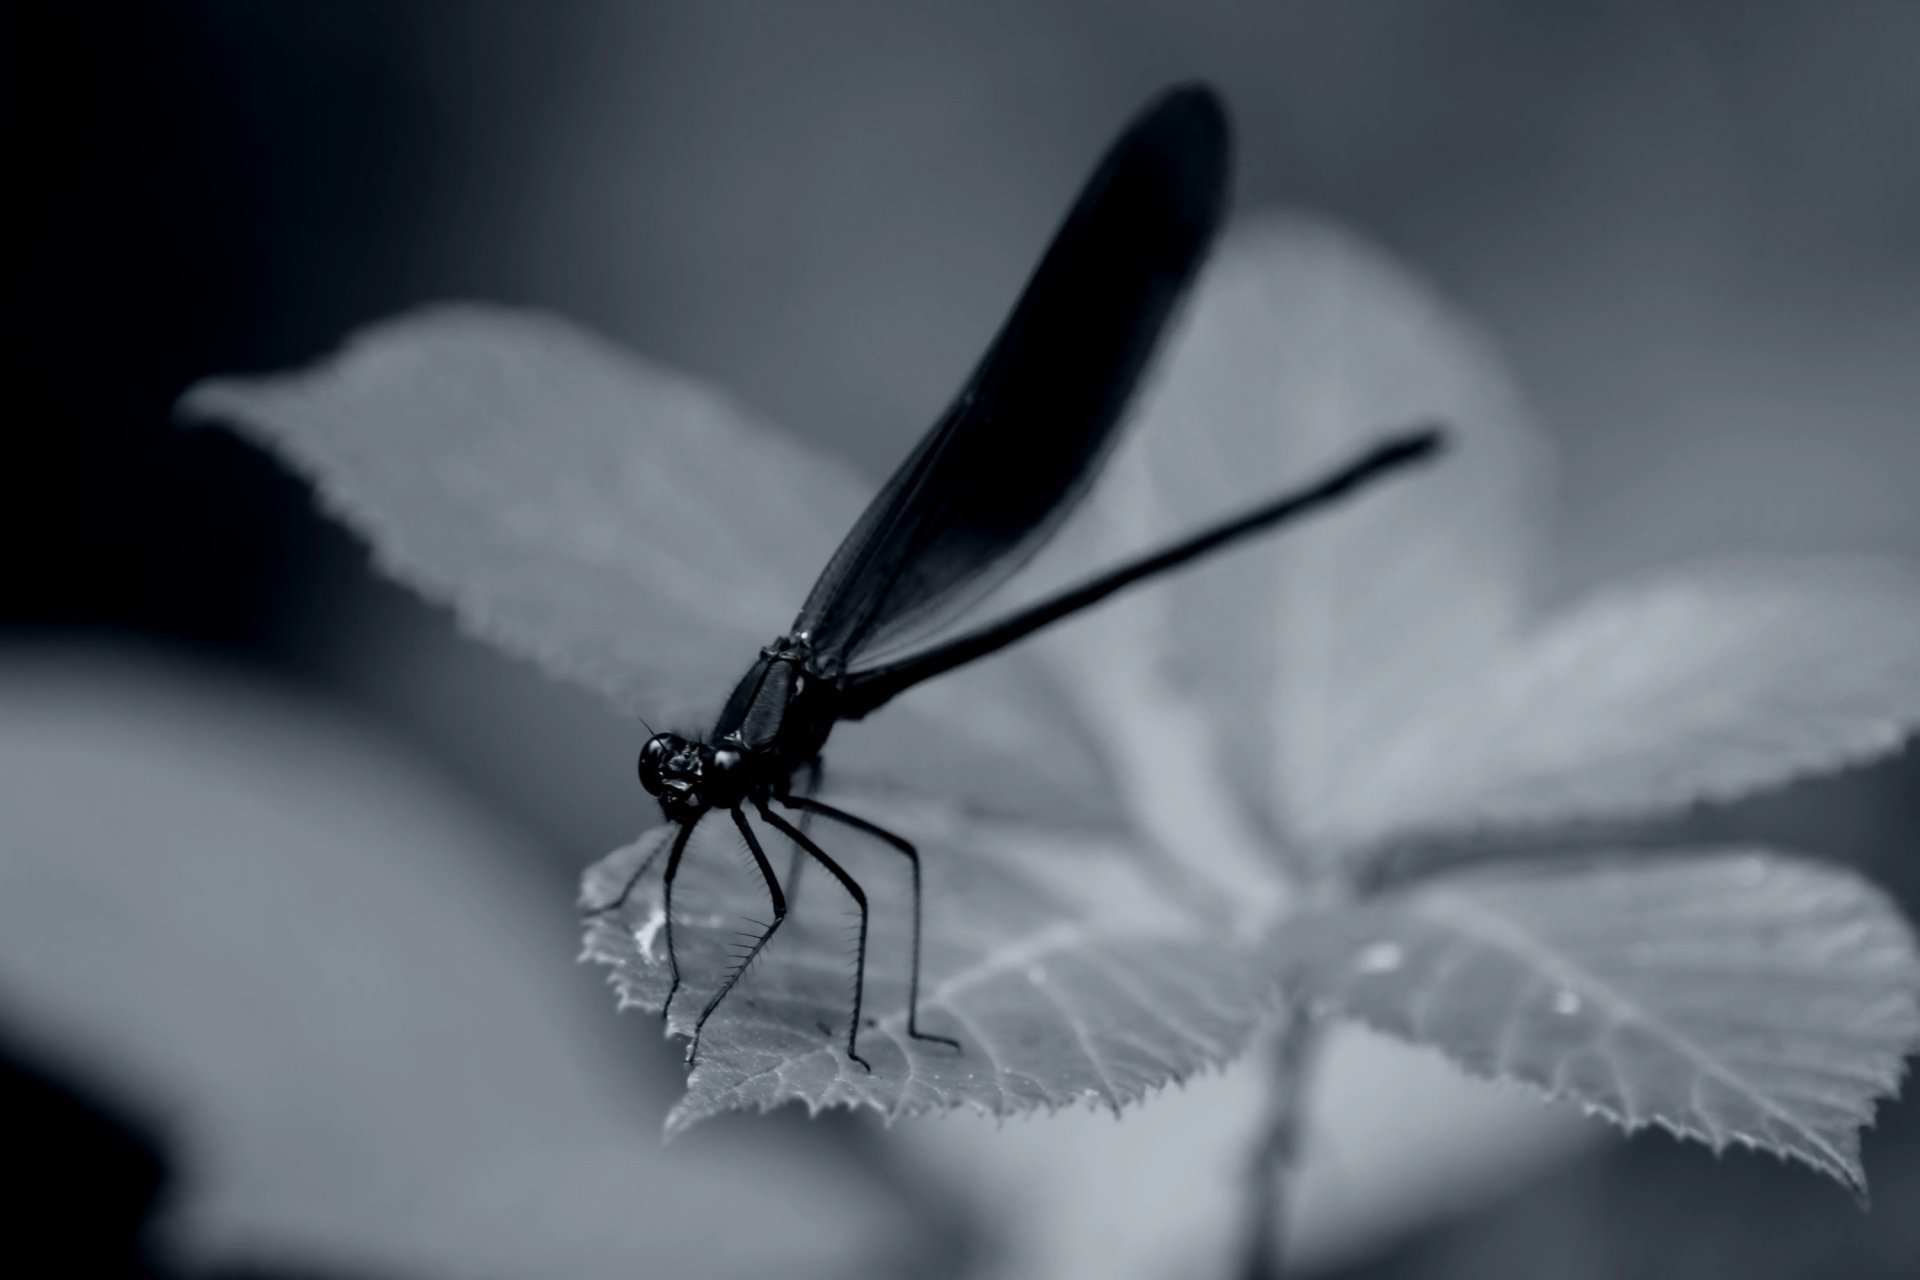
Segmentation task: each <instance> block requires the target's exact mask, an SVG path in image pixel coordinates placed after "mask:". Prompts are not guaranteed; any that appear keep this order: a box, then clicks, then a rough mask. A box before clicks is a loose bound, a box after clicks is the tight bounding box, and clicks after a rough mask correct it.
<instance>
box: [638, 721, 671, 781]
mask: <svg viewBox="0 0 1920 1280" xmlns="http://www.w3.org/2000/svg"><path fill="white" fill-rule="evenodd" d="M671 750H672V748H671V746H670V745H669V744H668V742H667V735H666V734H664V733H656V734H655V735H653V737H651V738H648V739H647V741H646V745H645V746H643V747H641V748H640V761H639V771H640V785H641V786H643V787H645V788H646V789H647V793H648V794H649V795H656V796H657V795H659V794H660V766H661V765H662V764H664V763H665V762H666V759H667V755H668V753H669V752H670V751H671Z"/></svg>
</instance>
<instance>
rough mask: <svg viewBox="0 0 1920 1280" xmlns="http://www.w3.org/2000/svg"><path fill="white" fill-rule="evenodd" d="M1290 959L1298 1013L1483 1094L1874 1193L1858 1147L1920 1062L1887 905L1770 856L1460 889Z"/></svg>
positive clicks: (1392, 904) (1436, 891)
mask: <svg viewBox="0 0 1920 1280" xmlns="http://www.w3.org/2000/svg"><path fill="white" fill-rule="evenodd" d="M1273 945H1274V950H1275V955H1276V958H1277V959H1278V960H1279V962H1280V964H1281V965H1282V967H1283V970H1284V972H1285V973H1286V975H1287V979H1288V981H1289V984H1290V986H1291V988H1292V989H1293V990H1294V991H1295V992H1296V993H1297V994H1298V995H1299V996H1300V997H1301V998H1302V999H1304V1000H1308V1001H1312V1002H1313V1003H1315V1004H1317V1005H1319V1006H1321V1007H1323V1008H1327V1009H1330V1010H1332V1011H1334V1012H1337V1013H1341V1014H1345V1015H1347V1016H1351V1017H1356V1018H1359V1019H1361V1020H1362V1021H1364V1022H1366V1023H1368V1024H1370V1025H1372V1026H1374V1027H1377V1028H1379V1029H1381V1030H1383V1031H1389V1032H1392V1033H1394V1034H1397V1035H1401V1036H1404V1037H1406V1038H1408V1039H1411V1040H1415V1041H1418V1042H1420V1043H1423V1044H1428V1045H1432V1046H1433V1047H1435V1048H1437V1049H1439V1050H1440V1051H1441V1052H1443V1053H1445V1054H1446V1055H1447V1056H1448V1057H1449V1058H1451V1059H1453V1060H1454V1061H1455V1062H1457V1063H1459V1064H1460V1065H1461V1066H1463V1067H1465V1068H1466V1069H1467V1070H1469V1071H1471V1072H1474V1073H1475V1074H1477V1075H1482V1076H1488V1077H1492V1078H1495V1079H1511V1080H1520V1081H1524V1082H1526V1083H1528V1084H1531V1085H1534V1086H1536V1087H1538V1088H1540V1089H1543V1090H1545V1091H1546V1092H1547V1093H1548V1094H1549V1095H1551V1096H1554V1097H1565V1098H1570V1099H1572V1100H1574V1101H1577V1102H1579V1103H1581V1104H1582V1105H1584V1106H1586V1107H1588V1108H1589V1109H1591V1110H1594V1111H1598V1112H1600V1113H1601V1114H1603V1115H1606V1116H1607V1117H1609V1118H1610V1119H1613V1120H1616V1121H1618V1122H1620V1123H1621V1124H1623V1125H1624V1126H1626V1127H1627V1128H1629V1129H1632V1128H1636V1127H1638V1126H1641V1125H1645V1124H1659V1125H1662V1126H1664V1127H1665V1128H1667V1129H1669V1130H1671V1131H1673V1132H1674V1133H1676V1134H1680V1135H1683V1136H1687V1137H1693V1138H1698V1139H1701V1140H1702V1141H1704V1142H1706V1143H1708V1144H1709V1145H1710V1146H1712V1147H1713V1148H1714V1149H1715V1150H1716V1151H1718V1150H1720V1149H1722V1148H1724V1147H1725V1146H1727V1145H1728V1144H1729V1143H1742V1144H1745V1145H1748V1146H1753V1147H1759V1148H1762V1149H1765V1150H1768V1151H1773V1152H1775V1153H1777V1154H1780V1155H1784V1156H1792V1157H1794V1158H1797V1159H1800V1160H1804V1161H1805V1162H1807V1163H1808V1164H1810V1165H1812V1166H1813V1167H1814V1168H1816V1169H1820V1170H1822V1171H1824V1172H1826V1173H1829V1174H1832V1175H1833V1176H1834V1177H1836V1178H1838V1179H1840V1180H1841V1181H1843V1182H1844V1183H1846V1184H1847V1185H1848V1186H1849V1187H1851V1188H1853V1189H1854V1191H1856V1192H1857V1193H1860V1194H1864V1193H1865V1186H1866V1184H1865V1175H1864V1173H1863V1172H1862V1170H1861V1167H1860V1156H1859V1138H1858V1131H1859V1129H1860V1128H1861V1126H1863V1125H1865V1124H1867V1123H1868V1122H1869V1121H1870V1120H1871V1119H1872V1115H1873V1108H1874V1104H1875V1103H1876V1101H1878V1100H1880V1099H1882V1098H1886V1097H1890V1096H1892V1094H1893V1093H1894V1092H1895V1091H1896V1089H1897V1087H1898V1084H1899V1081H1900V1076H1901V1071H1902V1066H1901V1060H1902V1058H1904V1057H1905V1056H1906V1055H1907V1054H1908V1053H1910V1052H1911V1051H1912V1050H1913V1049H1914V1047H1915V1045H1916V1043H1917V1042H1920V960H1916V955H1915V948H1914V940H1913V936H1912V934H1911V933H1910V932H1909V930H1908V928H1907V926H1906V924H1905V922H1904V921H1903V920H1902V919H1901V918H1900V916H1899V914H1898V912H1897V911H1896V910H1895V909H1894V907H1893V906H1892V904H1891V903H1890V902H1889V901H1888V900H1887V899H1886V897H1885V896H1884V895H1883V894H1882V893H1881V892H1880V891H1879V890H1877V889H1875V888H1873V887H1872V886H1871V885H1868V884H1867V883H1865V882H1864V881H1862V880H1860V879H1858V878H1857V877H1855V876H1853V875H1850V874H1848V873H1846V872H1843V871H1839V870H1836V869H1832V868H1826V867H1820V866H1817V865H1814V864H1811V863H1806V862H1802V861H1798V860H1794V859H1789V858H1784V857H1780V856H1777V855H1774V854H1770V853H1761V852H1740V853H1725V854H1720V855H1717V856H1705V855H1702V856H1697V857H1692V858H1686V859H1676V860H1672V861H1664V862H1650V863H1649V862H1642V863H1637V864H1636V863H1620V864H1611V865H1604V866H1596V867H1591V868H1584V869H1580V868H1567V867H1559V868H1547V867H1538V868H1530V869H1519V870H1514V869H1503V870H1499V871H1494V870H1480V871H1474V872H1467V873H1456V874H1453V875H1449V876H1445V877H1442V878H1437V879H1434V880H1430V881H1427V882H1425V883H1423V884H1420V885H1417V886H1413V887H1410V888H1407V889H1404V890H1401V891H1398V892H1394V893H1390V894H1387V895H1384V896H1382V897H1379V898H1377V899H1374V900H1371V901H1368V902H1365V903H1362V904H1360V905H1357V906H1353V907H1349V908H1344V909H1338V910H1329V911H1326V912H1324V913H1319V914H1315V915H1310V916H1304V917H1301V918H1298V919H1295V920H1290V921H1288V922H1286V923H1285V924H1284V925H1283V926H1281V927H1280V928H1279V929H1278V930H1277V931H1276V934H1275V936H1274V939H1273Z"/></svg>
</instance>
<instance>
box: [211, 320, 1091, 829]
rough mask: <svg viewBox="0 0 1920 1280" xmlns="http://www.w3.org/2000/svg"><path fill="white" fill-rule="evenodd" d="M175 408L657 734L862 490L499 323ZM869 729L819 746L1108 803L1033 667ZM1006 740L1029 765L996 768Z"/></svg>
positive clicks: (1060, 800) (1015, 791)
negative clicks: (244, 443)
mask: <svg viewBox="0 0 1920 1280" xmlns="http://www.w3.org/2000/svg"><path fill="white" fill-rule="evenodd" d="M180 412H181V413H182V414H183V415H184V416H186V417H189V418H193V419H206V420H215V421H219V422H224V423H228V424H231V425H233V426H234V427H236V428H237V429H239V430H240V431H242V432H243V433H245V434H246V435H248V436H249V437H250V438H252V439H254V440H256V441H258V442H259V443H261V444H262V445H264V446H266V447H268V448H270V449H272V450H273V451H275V452H276V453H278V454H280V455H281V456H283V457H285V458H286V459H288V460H289V461H290V462H292V463H294V464H295V465H297V466H298V467H299V468H300V470H301V471H302V472H304V473H305V474H306V475H308V476H309V477H310V478H312V480H313V481H314V483H315V484H316V486H317V487H318V489H319V491H320V494H321V497H322V499H323V500H324V501H325V502H326V504H327V505H328V507H329V508H330V509H331V510H332V511H333V512H334V514H336V515H338V516H339V517H340V518H341V519H342V520H343V521H344V522H345V523H346V524H348V525H349V526H350V527H352V528H353V529H355V530H356V531H357V532H359V533H360V534H361V535H362V536H363V537H365V538H366V540H367V541H368V543H369V544H370V545H371V546H372V548H373V550H374V553H375V556H376V558H377V561H378V563H379V565H380V567H381V568H382V569H384V570H385V571H386V572H387V573H389V574H390V575H392V576H393V577H395V578H398V579H399V580H400V581H402V582H404V583H406V584H407V585H409V586H411V587H413V588H415V589H416V590H418V591H420V592H422V593H423V594H425V595H426V596H428V597H429V598H431V599H435V600H439V601H443V602H445V603H447V604H449V605H450V606H452V608H453V609H454V611H455V613H456V614H458V616H459V618H460V620H461V621H462V622H463V623H464V624H465V625H466V626H467V627H469V628H470V629H472V630H473V631H474V632H475V633H477V634H479V635H481V636H483V637H485V638H486V639H489V640H492V641H494V642H496V643H498V644H500V645H502V646H503V647H505V648H507V649H508V650H510V651H512V652H515V653H518V654H520V655H522V656H525V657H530V658H533V659H535V660H536V661H538V662H540V663H541V664H542V665H543V666H544V667H546V669H548V670H549V671H551V672H554V673H556V674H560V675H563V676H566V677H569V678H573V679H577V680H580V681H583V682H585V683H586V684H588V685H590V686H592V687H593V688H596V689H599V690H601V691H602V692H604V693H606V694H608V695H609V696H611V697H612V698H614V699H615V701H616V702H617V703H619V705H620V706H621V707H622V708H623V709H626V710H630V711H636V710H637V711H639V712H640V713H641V714H642V715H644V716H647V717H649V718H650V719H652V720H653V721H654V722H655V723H658V724H662V725H663V727H664V726H665V725H667V724H673V725H676V726H679V727H687V728H695V727H698V726H702V725H704V723H705V722H706V721H707V720H708V719H710V718H711V716H712V714H713V713H714V712H716V711H717V710H718V709H719V706H720V704H721V702H722V700H723V699H724V698H725V697H726V695H727V693H728V692H729V691H730V690H731V689H732V687H733V683H734V681H736V680H737V679H739V677H740V675H741V673H742V672H743V671H745V670H746V669H747V667H748V666H749V665H751V663H752V661H753V659H754V656H755V655H756V654H757V653H758V652H759V651H760V648H761V646H763V645H765V644H767V643H768V642H769V641H771V640H773V639H774V638H775V637H776V636H778V635H779V634H781V632H782V631H783V630H784V629H785V627H786V626H787V625H788V624H789V623H790V622H791V621H792V619H793V615H794V611H795V610H796V609H797V608H798V607H799V604H800V601H801V600H802V599H803V598H804V596H805V594H806V590H807V588H808V586H809V585H811V583H812V582H813V579H814V577H815V575H817V574H818V573H819V571H820V569H821V568H822V567H823V566H824V565H825V564H826V562H827V557H828V556H829V554H830V553H831V552H832V550H833V548H834V545H835V543H836V542H837V540H838V539H839V537H840V535H841V534H842V533H844V532H845V530H846V529H847V528H848V527H849V526H850V525H851V524H852V522H853V519H854V516H855V515H856V514H858V512H859V510H860V507H861V505H862V503H863V502H864V501H865V499H866V497H867V496H868V494H869V492H870V488H871V486H869V485H867V484H865V483H862V482H861V481H860V480H859V479H858V478H857V477H855V476H853V475H852V474H851V473H850V472H848V471H847V470H846V469H845V468H843V467H838V466H835V465H833V464H831V463H829V462H828V461H826V460H825V459H823V458H821V457H819V456H816V455H815V454H813V453H810V452H809V451H807V450H806V449H803V448H802V447H801V446H800V445H798V444H797V443H796V442H795V441H794V440H793V439H792V438H791V437H789V436H787V435H785V434H783V433H781V432H778V431H775V430H772V429H770V428H768V427H766V426H764V425H763V424H761V423H759V422H757V421H755V420H754V419H753V418H752V417H751V416H750V415H748V414H747V413H746V412H745V411H744V410H742V409H741V408H740V407H739V406H737V405H735V404H733V403H731V402H729V401H728V400H727V399H726V398H725V397H723V396H721V395H719V394H717V393H715V392H713V391H711V390H709V389H707V388H705V387H702V386H700V385H698V384H696V383H694V382H691V381H689V380H687V379H685V378H683V377H680V376H678V375H676V374H674V373H672V372H670V371H668V370H665V369H662V368H660V367H658V366H656V365H652V364H649V363H646V362H643V361H641V360H639V359H637V358H635V357H633V356H631V355H629V354H627V353H626V352H623V351H621V350H620V349H618V348H617V347H615V346H613V345H612V344H611V343H608V342H606V341H604V340H603V339H600V338H598V337H595V336H594V335H592V334H589V333H587V332H586V331H584V330H582V329H579V328H577V327H575V326H573V325H571V324H568V323H567V322H565V321H562V320H559V319H557V318H554V317H551V316H546V315H541V314H537V313H532V312H520V311H513V310H509V309H505V308H496V307H482V306H443V307H438V308H433V309H430V310H426V311H422V312H419V313H417V314H414V315H410V316H403V317H400V318H398V319H394V320H388V321H385V322H383V323H381V324H377V325H374V326H372V327H370V328H368V329H365V330H363V331H361V332H360V333H358V334H356V335H355V336H354V337H353V338H352V339H351V340H350V341H349V342H348V343H347V344H346V346H345V347H344V349H342V350H341V351H340V352H339V353H338V354H337V355H335V356H334V357H332V358H331V359H329V360H326V361H323V362H322V363H320V364H319V365H317V366H316V367H314V368H313V369H310V370H306V371H302V372H296V373H292V374H282V375H276V376H269V377H257V378H214V379H209V380H207V381H205V382H201V383H199V384H197V385H196V386H194V387H192V388H191V389H189V390H188V392H187V393H186V395H185V396H184V397H182V399H181V402H180ZM907 443H908V439H907V437H905V436H903V438H902V448H903V449H904V448H905V446H906V445H907ZM916 720H917V721H918V723H917V724H916V723H915V722H916ZM888 721H889V723H890V727H889V728H887V729H886V730H884V731H880V732H874V731H856V732H852V733H847V734H842V735H839V736H838V737H836V739H835V751H834V757H833V764H834V765H835V767H837V768H839V769H841V770H843V771H849V772H851V773H853V774H855V775H859V774H862V773H875V774H880V775H882V776H885V777H889V778H895V779H897V778H899V777H900V776H901V775H902V773H903V771H905V770H907V769H909V768H911V769H913V770H917V772H918V775H919V776H922V777H928V778H937V779H939V780H940V782H941V785H942V788H943V790H944V791H953V790H960V791H962V792H964V793H966V794H969V795H972V796H974V797H976V798H979V799H981V800H983V801H991V802H992V803H993V804H994V805H995V806H997V807H1000V808H1004V809H1012V810H1016V811H1024V812H1034V811H1045V812H1050V813H1053V814H1056V815H1057V814H1059V813H1060V812H1061V810H1062V809H1063V808H1070V810H1071V811H1072V812H1073V813H1075V814H1078V815H1086V814H1098V813H1104V812H1106V811H1108V810H1110V809H1111V807H1112V803H1111V794H1110V789H1109V787H1108V784H1107V782H1106V778H1105V775H1104V774H1103V772H1102V771H1101V768H1100V766H1099V764H1098V762H1097V760H1096V758H1095V756H1094V754H1093V752H1092V749H1091V747H1090V746H1089V744H1088V743H1087V742H1086V740H1085V739H1084V737H1083V736H1082V735H1080V734H1078V733H1076V732H1075V731H1074V729H1073V727H1072V718H1071V716H1070V714H1068V713H1067V711H1066V708H1065V707H1064V705H1063V703H1062V699H1061V695H1060V694H1059V693H1058V692H1057V691H1056V690H1055V689H1054V688H1053V687H1052V684H1051V682H1050V680H1049V679H1048V678H1047V677H1046V675H1045V673H1044V672H1042V671H1040V670H1039V669H1038V667H1037V664H1035V663H1033V662H1031V661H1022V660H1020V659H1019V658H1018V657H1017V656H1010V657H1009V659H1008V660H1006V661H1001V662H996V663H993V664H986V665H983V666H982V667H981V668H980V669H979V670H977V671H969V672H966V673H963V674H962V675H961V676H959V677H957V678H955V679H953V680H950V681H940V682H937V683H936V684H935V685H933V686H930V687H928V688H927V689H925V690H916V691H914V692H913V693H912V694H911V695H909V696H908V697H907V698H903V699H902V700H901V703H900V707H899V709H898V710H894V709H890V710H889V716H888ZM902 740H912V741H913V742H914V743H915V744H916V746H915V749H914V750H913V751H912V752H910V753H902V752H901V751H900V750H899V749H898V747H899V743H900V742H901V741H902ZM1009 741H1019V742H1024V743H1027V744H1030V745H1031V747H1032V748H1033V750H1032V751H1031V754H1030V755H1028V756H1027V757H1026V758H1024V759H1022V760H1019V761H1017V762H1016V761H1011V760H1010V759H1009V758H1008V753H1007V752H1006V750H1005V744H1006V743H1007V742H1009ZM956 780H957V781H956Z"/></svg>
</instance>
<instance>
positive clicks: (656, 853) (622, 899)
mask: <svg viewBox="0 0 1920 1280" xmlns="http://www.w3.org/2000/svg"><path fill="white" fill-rule="evenodd" d="M667 844H668V842H667V841H665V840H662V841H661V842H660V843H659V844H657V845H655V846H654V847H653V852H652V853H650V854H648V855H647V856H646V857H644V858H642V859H640V865H639V866H637V867H635V868H634V869H633V874H632V875H630V876H628V877H627V882H626V883H625V884H624V885H622V886H620V892H619V893H618V894H616V895H615V896H614V899H613V901H612V902H607V903H602V904H601V905H600V906H597V907H588V908H587V909H586V911H585V912H584V913H583V914H585V915H589V916H603V915H606V914H607V913H608V912H609V911H618V910H619V909H620V908H621V907H624V906H626V905H627V899H628V898H631V897H632V896H633V890H634V886H636V885H638V884H639V883H640V877H641V876H644V875H645V874H647V871H648V870H649V869H650V868H651V867H652V866H653V864H654V863H655V862H656V861H658V860H659V857H660V851H661V850H662V849H665V848H666V847H667Z"/></svg>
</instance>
